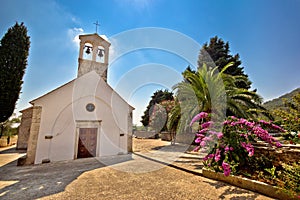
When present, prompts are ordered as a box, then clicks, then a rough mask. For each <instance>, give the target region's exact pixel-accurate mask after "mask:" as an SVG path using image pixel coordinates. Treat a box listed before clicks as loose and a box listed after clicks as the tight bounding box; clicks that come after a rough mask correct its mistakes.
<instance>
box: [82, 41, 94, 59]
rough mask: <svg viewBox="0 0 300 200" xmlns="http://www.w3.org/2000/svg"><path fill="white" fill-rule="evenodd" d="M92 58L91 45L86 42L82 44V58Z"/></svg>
mask: <svg viewBox="0 0 300 200" xmlns="http://www.w3.org/2000/svg"><path fill="white" fill-rule="evenodd" d="M92 58H93V45H92V44H91V43H88V42H87V43H85V44H84V46H83V59H86V60H92Z"/></svg>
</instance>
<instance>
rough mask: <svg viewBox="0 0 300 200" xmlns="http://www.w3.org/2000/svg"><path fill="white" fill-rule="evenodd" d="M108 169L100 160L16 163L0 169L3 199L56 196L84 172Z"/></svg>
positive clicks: (0, 197)
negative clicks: (21, 164)
mask: <svg viewBox="0 0 300 200" xmlns="http://www.w3.org/2000/svg"><path fill="white" fill-rule="evenodd" d="M127 160H128V159H127ZM125 161H126V160H124V159H123V160H121V161H120V162H125ZM116 163H117V162H114V163H112V164H116ZM105 166H107V165H104V164H102V163H101V162H99V160H98V159H97V158H85V159H78V160H72V161H64V162H55V163H47V164H41V165H31V166H21V167H20V166H17V161H13V162H11V163H8V164H6V165H4V166H2V167H0V199H23V200H25V199H36V198H41V197H44V196H48V195H51V194H56V193H59V192H62V191H64V190H65V188H66V186H68V185H69V184H70V183H71V182H73V181H74V180H75V179H77V178H78V177H79V176H80V175H81V174H83V173H84V172H87V171H90V170H93V169H97V168H102V167H105Z"/></svg>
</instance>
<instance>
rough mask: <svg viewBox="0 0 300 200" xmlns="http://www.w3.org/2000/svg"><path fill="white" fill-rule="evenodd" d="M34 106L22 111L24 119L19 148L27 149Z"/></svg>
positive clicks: (19, 133)
mask: <svg viewBox="0 0 300 200" xmlns="http://www.w3.org/2000/svg"><path fill="white" fill-rule="evenodd" d="M32 111H33V107H30V108H27V109H26V110H23V111H21V113H22V119H21V124H20V126H19V132H18V142H17V149H27V144H28V138H29V134H30V126H31V119H32Z"/></svg>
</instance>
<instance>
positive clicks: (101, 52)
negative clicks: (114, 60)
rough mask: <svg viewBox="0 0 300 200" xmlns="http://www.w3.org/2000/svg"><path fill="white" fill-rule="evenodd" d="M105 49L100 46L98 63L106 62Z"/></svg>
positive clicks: (97, 57)
mask: <svg viewBox="0 0 300 200" xmlns="http://www.w3.org/2000/svg"><path fill="white" fill-rule="evenodd" d="M105 54H106V52H105V49H104V47H102V46H98V48H97V56H96V62H100V63H104V60H105Z"/></svg>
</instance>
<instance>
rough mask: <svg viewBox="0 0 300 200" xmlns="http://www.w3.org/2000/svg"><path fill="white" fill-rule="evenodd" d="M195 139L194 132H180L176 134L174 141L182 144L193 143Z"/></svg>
mask: <svg viewBox="0 0 300 200" xmlns="http://www.w3.org/2000/svg"><path fill="white" fill-rule="evenodd" d="M194 140H195V133H189V132H186V133H180V134H176V142H178V143H183V144H193V143H194Z"/></svg>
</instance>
